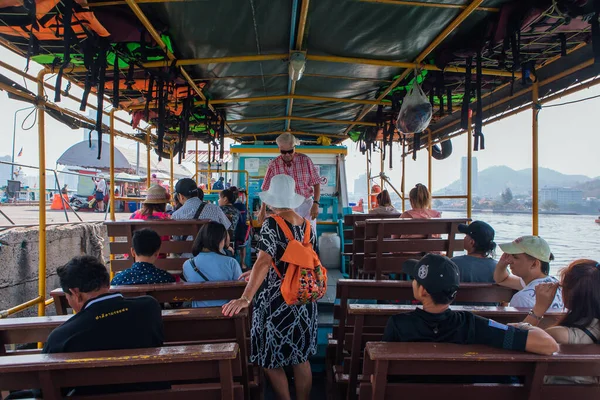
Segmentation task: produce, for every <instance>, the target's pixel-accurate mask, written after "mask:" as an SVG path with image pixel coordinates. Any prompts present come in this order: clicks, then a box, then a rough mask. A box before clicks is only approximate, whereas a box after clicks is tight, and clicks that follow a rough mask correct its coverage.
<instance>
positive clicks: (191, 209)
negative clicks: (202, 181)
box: [171, 178, 231, 229]
mask: <svg viewBox="0 0 600 400" xmlns="http://www.w3.org/2000/svg"><path fill="white" fill-rule="evenodd" d="M175 193H176V196H177V197H178V200H179V202H180V203H181V207H180V208H179V209H178V210H177V211H174V212H173V214H172V215H171V218H173V219H175V220H192V219H209V220H211V221H215V222H218V223H220V224H223V225H224V226H225V229H229V227H230V226H231V222H230V221H229V220H228V219H227V217H226V216H225V214H223V211H221V208H219V206H218V205H216V204H210V203H206V202H204V201H203V200H204V192H203V191H202V189H199V188H198V186H197V185H196V182H194V180H193V179H190V178H184V179H180V180H179V181H178V182H177V184H176V185H175Z"/></svg>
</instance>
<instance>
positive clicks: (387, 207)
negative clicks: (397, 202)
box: [369, 190, 400, 215]
mask: <svg viewBox="0 0 600 400" xmlns="http://www.w3.org/2000/svg"><path fill="white" fill-rule="evenodd" d="M377 204H379V206H378V207H377V208H374V209H372V210H371V211H369V214H375V215H381V214H383V215H395V214H398V215H399V214H400V213H399V212H398V210H396V209H395V208H394V206H393V205H392V199H391V198H390V194H389V193H388V191H387V190H384V191H383V192H381V193H379V194H378V195H377Z"/></svg>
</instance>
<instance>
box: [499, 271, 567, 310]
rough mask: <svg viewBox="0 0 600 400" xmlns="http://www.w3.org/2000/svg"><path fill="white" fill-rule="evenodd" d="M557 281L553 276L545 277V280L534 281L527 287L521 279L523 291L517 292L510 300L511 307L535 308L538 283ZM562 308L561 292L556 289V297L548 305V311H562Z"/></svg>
mask: <svg viewBox="0 0 600 400" xmlns="http://www.w3.org/2000/svg"><path fill="white" fill-rule="evenodd" d="M555 282H558V280H557V279H556V278H555V277H553V276H547V277H545V278H539V279H534V280H532V281H531V282H529V285H525V282H523V280H522V279H521V285H522V286H523V289H521V290H519V291H518V292H517V293H515V294H514V296H513V297H512V299H510V306H511V307H523V308H533V306H535V287H536V286H537V285H539V284H540V283H555ZM563 308H564V304H563V299H562V290H561V288H558V290H557V291H556V295H555V296H554V300H553V301H552V305H550V308H549V309H550V310H562V309H563Z"/></svg>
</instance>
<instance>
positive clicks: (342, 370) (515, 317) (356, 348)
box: [334, 304, 565, 399]
mask: <svg viewBox="0 0 600 400" xmlns="http://www.w3.org/2000/svg"><path fill="white" fill-rule="evenodd" d="M415 308H416V306H406V305H387V304H386V305H378V304H350V305H349V306H348V318H347V322H346V324H347V326H348V325H350V326H352V328H353V330H352V331H351V332H346V333H345V337H344V346H345V348H344V350H345V351H346V352H348V353H349V357H345V358H344V362H343V367H342V366H336V371H337V373H336V374H335V376H334V378H335V381H336V384H337V386H338V387H340V389H342V391H343V386H345V385H346V384H347V388H348V394H349V395H348V399H355V398H356V389H357V384H358V378H359V374H360V366H361V364H360V363H361V360H362V357H363V350H364V349H365V345H366V343H367V342H378V341H381V340H382V339H383V333H384V330H385V326H386V325H387V322H388V320H389V318H390V317H391V316H393V315H396V314H401V313H406V312H411V311H414V310H415ZM451 309H452V310H454V311H470V312H472V313H474V314H477V315H480V316H482V317H484V318H488V319H493V320H494V321H497V322H500V323H503V324H508V323H514V322H521V321H523V320H524V319H525V318H526V317H527V315H528V313H529V308H527V309H524V308H515V307H485V306H484V307H471V306H452V307H451ZM564 315H565V313H563V312H553V311H551V312H548V313H546V314H545V316H544V319H543V320H542V321H541V323H540V327H541V328H548V327H550V326H553V325H556V324H557V323H558V322H559V321H560V320H561V319H562V318H563V317H564Z"/></svg>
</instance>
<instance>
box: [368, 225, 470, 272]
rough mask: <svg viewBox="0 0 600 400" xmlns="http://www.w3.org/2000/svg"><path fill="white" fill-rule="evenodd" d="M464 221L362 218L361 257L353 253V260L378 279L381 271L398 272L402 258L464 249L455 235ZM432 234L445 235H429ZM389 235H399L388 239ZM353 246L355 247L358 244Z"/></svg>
mask: <svg viewBox="0 0 600 400" xmlns="http://www.w3.org/2000/svg"><path fill="white" fill-rule="evenodd" d="M467 221H468V220H467V219H466V218H453V219H444V218H433V219H367V220H366V221H365V222H364V243H363V244H362V248H363V257H362V260H361V259H360V257H357V258H356V264H357V265H362V270H363V272H364V273H366V274H370V275H371V274H374V275H375V279H382V278H383V276H384V274H390V273H395V274H401V273H402V264H403V263H404V261H406V260H408V259H410V258H421V256H423V255H424V254H425V253H430V252H444V253H445V255H446V256H448V257H452V256H453V255H454V252H456V251H462V250H464V246H463V241H462V240H460V239H457V238H456V234H457V233H459V232H458V225H459V224H464V223H466V222H467ZM362 224H363V223H358V225H362ZM433 235H444V236H446V237H445V238H441V237H440V238H433V237H432V236H433ZM392 236H396V237H399V238H398V239H392V238H391V237H392ZM400 236H416V237H400ZM419 236H422V237H419ZM356 247H357V249H359V248H360V247H361V245H359V244H357V246H356Z"/></svg>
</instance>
